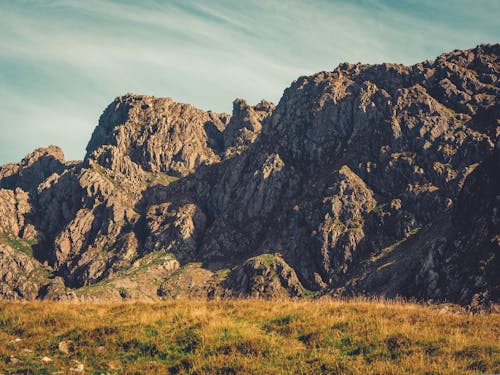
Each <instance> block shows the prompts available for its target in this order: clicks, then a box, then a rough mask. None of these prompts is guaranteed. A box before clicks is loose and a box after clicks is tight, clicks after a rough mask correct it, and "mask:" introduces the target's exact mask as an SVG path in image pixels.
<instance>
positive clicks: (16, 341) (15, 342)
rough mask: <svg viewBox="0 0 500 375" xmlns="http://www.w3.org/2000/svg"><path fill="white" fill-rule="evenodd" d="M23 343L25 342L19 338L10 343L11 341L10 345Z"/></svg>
mask: <svg viewBox="0 0 500 375" xmlns="http://www.w3.org/2000/svg"><path fill="white" fill-rule="evenodd" d="M21 341H23V340H21V339H20V338H19V337H18V338H15V339H14V340H10V341H9V343H10V344H17V343H20V342H21Z"/></svg>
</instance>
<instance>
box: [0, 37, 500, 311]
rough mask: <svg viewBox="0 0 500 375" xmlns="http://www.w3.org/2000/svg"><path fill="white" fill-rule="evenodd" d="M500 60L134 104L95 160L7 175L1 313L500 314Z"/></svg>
mask: <svg viewBox="0 0 500 375" xmlns="http://www.w3.org/2000/svg"><path fill="white" fill-rule="evenodd" d="M499 97H500V45H498V44H495V45H480V46H478V47H476V48H474V49H471V50H465V51H459V50H456V51H453V52H450V53H447V54H443V55H441V56H439V57H438V58H437V59H435V60H432V61H426V62H423V63H420V64H416V65H413V66H403V65H398V64H381V65H365V64H348V63H344V64H341V65H340V66H338V67H337V68H336V69H335V70H334V71H331V72H320V73H317V74H314V75H312V76H304V77H300V78H298V79H297V80H296V81H294V82H293V83H292V84H291V86H290V87H289V88H287V89H286V90H285V91H284V93H283V96H282V98H281V100H280V102H279V103H278V105H276V106H275V105H274V104H272V103H270V102H267V101H262V102H260V103H259V104H257V105H255V106H251V105H249V104H247V103H246V102H245V101H244V100H242V99H237V100H235V101H234V103H233V113H232V115H228V114H225V113H215V112H211V111H208V112H206V111H202V110H200V109H197V108H195V107H193V106H191V105H188V104H181V103H176V102H174V101H173V100H172V99H170V98H155V97H151V96H143V95H135V94H126V95H124V96H121V97H118V98H116V99H115V100H114V101H113V102H112V103H111V104H110V105H109V106H108V107H107V108H106V109H105V110H104V112H103V114H102V115H101V117H100V119H99V123H98V125H97V127H96V128H95V130H94V132H93V134H92V137H91V139H90V141H89V143H88V146H87V153H86V155H85V158H84V160H83V161H76V162H67V161H65V160H64V156H63V153H62V151H61V150H60V149H59V148H57V147H55V146H50V147H49V148H42V149H38V150H35V151H34V152H33V153H31V154H29V155H28V156H26V158H24V159H23V160H22V161H21V162H20V163H18V164H7V165H4V166H2V167H1V169H0V188H1V189H0V232H1V233H2V234H1V235H0V280H2V282H0V296H2V297H3V298H13V299H36V298H39V299H73V298H78V299H103V298H106V299H121V298H152V299H154V298H171V297H173V298H177V297H202V298H229V297H241V296H254V297H261V298H274V297H283V296H291V297H301V296H309V295H312V294H315V295H318V296H319V295H359V294H366V295H381V296H385V297H395V296H403V297H408V298H416V299H419V300H432V301H436V302H437V301H451V302H455V303H459V304H463V305H469V306H472V307H481V306H483V307H484V306H495V305H496V304H498V303H499V302H500V275H499V272H498V270H499V269H500V264H499V249H500V213H499V212H500V168H499V167H500V140H499V136H500V106H499V103H498V99H499Z"/></svg>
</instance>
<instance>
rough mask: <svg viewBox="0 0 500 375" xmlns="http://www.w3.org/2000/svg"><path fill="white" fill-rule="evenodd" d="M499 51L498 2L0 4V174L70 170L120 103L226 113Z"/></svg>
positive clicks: (53, 0)
mask: <svg viewBox="0 0 500 375" xmlns="http://www.w3.org/2000/svg"><path fill="white" fill-rule="evenodd" d="M499 42H500V0H469V1H466V0H453V1H452V0H439V1H438V0H414V1H407V0H385V1H384V0H351V1H349V0H344V1H340V0H337V1H336V0H315V1H313V0H302V1H300V0H286V1H284V0H265V1H262V0H238V1H236V0H205V1H194V0H179V1H176V0H164V1H160V0H156V1H154V0H143V1H125V0H123V1H112V0H85V1H82V0H45V1H35V0H31V1H24V0H15V1H14V0H0V128H1V133H0V134H1V136H0V164H3V163H6V162H17V161H19V160H21V159H22V158H23V157H24V156H25V155H26V154H27V153H29V152H31V151H32V150H34V149H35V148H37V147H42V146H43V147H46V146H48V145H50V144H56V145H58V146H60V147H62V149H63V151H64V153H65V155H66V158H67V159H68V160H75V159H82V158H83V156H84V154H85V146H86V145H87V142H88V140H89V138H90V135H91V134H92V131H93V129H94V127H95V126H96V125H97V122H98V119H99V116H100V114H101V113H102V111H103V110H104V108H105V107H106V106H107V105H108V104H109V103H110V102H111V101H112V100H113V99H114V98H115V97H116V96H119V95H122V94H125V93H127V92H134V93H140V94H148V95H155V96H160V97H172V98H173V99H174V100H176V101H179V102H185V103H191V104H193V105H195V106H197V107H199V108H202V109H205V110H208V109H211V110H213V111H217V112H229V113H230V111H231V108H232V101H233V100H234V99H235V98H243V99H246V100H247V101H248V102H249V103H250V104H255V103H257V102H259V101H260V100H261V99H267V100H271V101H274V102H276V103H277V102H278V101H279V99H280V97H281V94H282V93H283V90H284V89H285V88H286V87H288V86H289V85H290V83H291V82H292V81H293V80H295V79H296V78H298V77H299V76H302V75H308V74H313V73H315V72H318V71H322V70H333V69H334V68H335V67H336V66H337V65H338V64H339V63H341V62H345V61H347V62H351V63H355V62H363V63H381V62H397V63H403V64H414V63H417V62H420V61H424V60H427V59H431V58H435V57H436V56H438V55H440V54H441V53H443V52H447V51H451V50H453V49H467V48H473V47H474V46H476V45H477V44H480V43H499Z"/></svg>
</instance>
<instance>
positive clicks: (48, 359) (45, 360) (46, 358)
mask: <svg viewBox="0 0 500 375" xmlns="http://www.w3.org/2000/svg"><path fill="white" fill-rule="evenodd" d="M41 361H42V362H43V363H50V362H52V359H50V358H49V357H43V358H42V359H41Z"/></svg>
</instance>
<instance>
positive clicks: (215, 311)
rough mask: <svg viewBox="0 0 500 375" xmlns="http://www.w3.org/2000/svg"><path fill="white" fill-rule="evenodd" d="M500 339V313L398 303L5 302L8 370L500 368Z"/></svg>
mask: <svg viewBox="0 0 500 375" xmlns="http://www.w3.org/2000/svg"><path fill="white" fill-rule="evenodd" d="M499 337H500V315H498V314H497V315H483V316H471V315H466V314H462V313H457V312H455V313H454V312H452V311H451V310H448V311H444V309H443V308H442V307H425V306H420V305H415V304H403V303H391V302H368V301H362V300H353V301H347V302H346V301H331V300H329V301H318V302H311V301H298V302H290V301H257V300H254V301H252V300H237V301H213V302H206V301H174V302H162V303H140V302H130V303H109V304H102V303H99V304H98V303H47V302H43V303H40V302H36V303H33V302H32V303H13V302H0V369H1V370H2V372H3V373H53V372H55V371H58V370H59V371H63V372H62V373H65V372H66V371H67V370H69V369H70V368H73V369H74V370H81V369H82V366H81V365H83V367H84V369H85V371H86V373H95V374H99V373H120V374H122V373H126V374H134V373H196V374H204V373H208V374H235V373H237V374H246V373H254V374H294V373H296V374H306V373H315V374H317V373H328V374H334V373H339V374H366V373H373V374H375V373H378V374H399V373H412V374H448V373H450V374H458V373H460V374H462V373H478V372H482V373H495V372H496V373H498V372H500V343H499V341H498V338H499ZM44 357H47V358H44ZM43 358H44V360H42V359H43ZM78 364H81V365H80V366H78ZM69 373H72V372H69ZM73 373H75V372H73Z"/></svg>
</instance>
